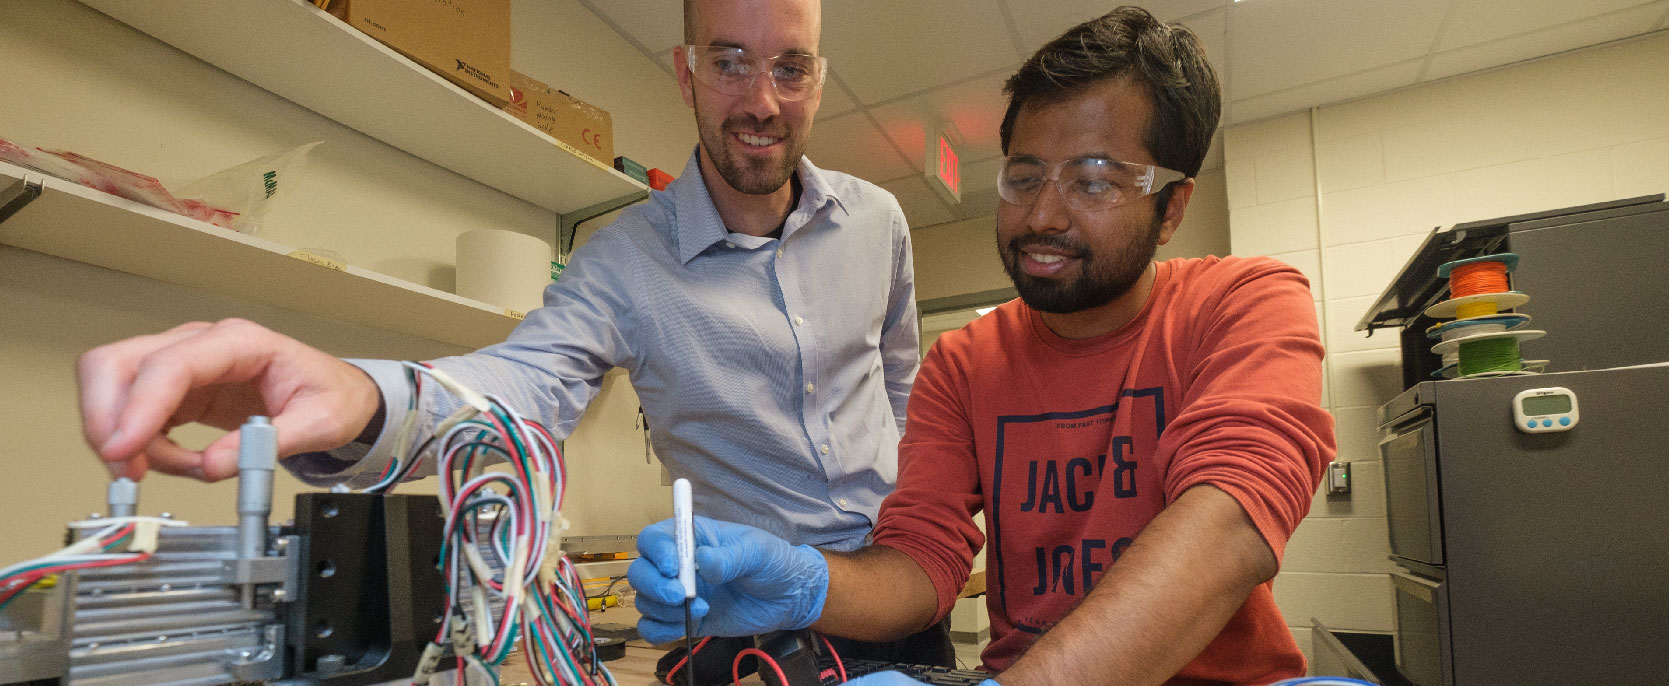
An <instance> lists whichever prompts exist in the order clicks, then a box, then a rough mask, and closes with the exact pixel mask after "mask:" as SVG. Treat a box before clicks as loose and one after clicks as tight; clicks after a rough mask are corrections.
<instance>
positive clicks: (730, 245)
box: [724, 243, 736, 248]
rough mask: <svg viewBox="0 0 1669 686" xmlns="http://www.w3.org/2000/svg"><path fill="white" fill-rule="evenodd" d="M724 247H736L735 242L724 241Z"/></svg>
mask: <svg viewBox="0 0 1669 686" xmlns="http://www.w3.org/2000/svg"><path fill="white" fill-rule="evenodd" d="M724 247H726V248H734V247H736V244H735V243H725V244H724Z"/></svg>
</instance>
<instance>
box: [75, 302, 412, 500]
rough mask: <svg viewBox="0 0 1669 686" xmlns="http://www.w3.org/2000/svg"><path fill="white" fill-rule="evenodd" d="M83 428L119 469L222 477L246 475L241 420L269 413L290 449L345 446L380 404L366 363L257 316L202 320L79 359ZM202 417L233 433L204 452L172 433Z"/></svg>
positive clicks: (117, 472)
mask: <svg viewBox="0 0 1669 686" xmlns="http://www.w3.org/2000/svg"><path fill="white" fill-rule="evenodd" d="M76 373H77V383H78V385H79V388H80V393H81V421H82V427H81V428H82V433H83V435H84V436H85V437H86V439H87V444H88V445H90V446H92V448H93V450H94V452H96V453H98V456H99V459H101V460H103V461H104V463H105V466H106V467H108V468H109V469H110V472H111V475H112V476H113V477H116V476H127V477H129V478H133V479H138V478H140V477H142V476H143V475H144V474H145V472H146V471H147V470H152V469H154V470H156V471H160V472H164V473H167V474H178V475H183V476H191V477H195V478H198V479H202V480H205V481H218V480H220V479H224V478H227V477H229V476H232V475H235V474H236V473H237V450H238V440H239V434H238V431H237V428H238V426H240V425H241V424H243V421H244V420H245V419H246V418H247V417H249V416H250V415H257V414H260V415H266V416H268V417H270V418H271V419H272V424H273V426H275V427H277V430H278V431H277V433H278V454H279V455H280V456H287V455H294V454H296V453H302V452H309V451H315V450H328V449H331V448H336V447H340V446H342V445H344V444H346V443H347V442H349V441H351V440H353V438H354V437H355V436H357V435H359V433H360V431H362V430H363V429H364V428H365V426H366V424H367V423H369V422H370V421H371V418H372V417H373V415H374V414H375V412H376V410H377V406H378V402H379V401H380V397H381V396H380V393H379V391H378V390H377V386H376V384H375V383H374V382H372V381H371V378H370V377H369V376H366V375H365V373H364V372H362V371H360V370H359V369H358V368H356V367H354V366H353V365H350V364H348V363H346V362H343V361H342V360H340V359H337V358H336V357H333V356H331V355H328V354H326V353H324V352H322V351H320V350H317V349H315V348H311V347H308V346H307V345H305V344H303V343H301V342H300V341H297V340H295V339H293V338H290V337H288V336H284V335H281V334H279V333H276V332H274V331H272V330H270V329H267V328H265V327H262V326H260V325H258V324H255V323H253V322H249V321H245V320H240V319H227V320H223V321H220V322H217V323H214V324H209V323H205V322H193V323H190V324H183V325H181V326H177V327H174V328H173V329H170V330H168V331H166V332H163V333H160V334H154V335H150V336H138V337H135V338H130V339H127V340H123V341H117V342H115V343H111V344H109V345H104V346H100V347H98V348H94V349H93V350H90V351H88V352H86V353H84V354H83V355H82V356H81V358H80V359H79V360H77V361H76ZM191 422H199V423H202V424H207V425H209V426H214V427H218V428H221V429H226V430H228V431H230V432H231V433H228V434H226V435H224V436H221V437H220V438H218V439H216V440H215V441H213V442H212V443H210V444H209V445H208V446H207V447H205V448H204V449H203V450H201V451H193V450H187V449H185V448H184V447H181V446H180V445H179V444H177V443H175V442H174V441H172V440H170V439H169V438H168V430H169V429H172V428H174V427H176V426H180V425H182V424H188V423H191Z"/></svg>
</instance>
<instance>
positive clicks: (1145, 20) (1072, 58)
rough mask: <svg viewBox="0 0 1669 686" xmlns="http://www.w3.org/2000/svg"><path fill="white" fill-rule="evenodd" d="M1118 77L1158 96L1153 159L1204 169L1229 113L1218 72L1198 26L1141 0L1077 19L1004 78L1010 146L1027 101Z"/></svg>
mask: <svg viewBox="0 0 1669 686" xmlns="http://www.w3.org/2000/svg"><path fill="white" fill-rule="evenodd" d="M1117 78H1129V79H1130V80H1131V81H1132V82H1134V83H1135V84H1136V85H1138V86H1140V87H1142V88H1143V89H1144V90H1146V91H1147V92H1148V95H1149V96H1150V97H1151V99H1152V101H1153V116H1152V118H1151V120H1150V121H1149V122H1148V127H1147V131H1145V132H1144V133H1143V135H1142V142H1143V143H1144V144H1146V145H1147V149H1148V152H1149V153H1150V154H1152V155H1153V159H1154V160H1155V161H1156V162H1158V163H1159V166H1161V167H1166V168H1169V169H1175V170H1177V171H1179V172H1182V173H1184V174H1187V175H1188V176H1189V177H1193V176H1195V175H1196V174H1199V172H1200V164H1202V163H1203V162H1204V161H1205V153H1206V150H1207V149H1209V148H1210V147H1211V136H1212V134H1213V133H1215V132H1216V130H1217V119H1218V117H1219V116H1220V115H1221V113H1222V100H1221V98H1222V96H1221V95H1220V94H1219V92H1218V87H1217V72H1216V71H1215V70H1213V69H1212V68H1211V64H1210V63H1209V62H1207V61H1206V59H1205V49H1204V48H1203V47H1201V45H1200V39H1199V38H1198V37H1197V36H1195V35H1194V33H1193V32H1192V31H1189V30H1188V28H1187V27H1184V26H1182V25H1181V24H1169V25H1167V24H1164V23H1161V22H1160V21H1159V20H1158V19H1155V18H1154V17H1153V15H1152V14H1148V12H1147V10H1144V9H1142V8H1140V7H1120V8H1118V9H1115V10H1113V11H1111V12H1108V13H1107V14H1106V15H1104V16H1102V17H1100V18H1097V19H1092V20H1090V21H1086V22H1084V23H1082V24H1079V25H1077V26H1074V27H1072V28H1071V29H1070V30H1068V31H1067V32H1066V33H1063V34H1061V36H1060V37H1059V38H1056V39H1054V40H1052V41H1050V42H1049V44H1048V45H1045V46H1043V47H1042V48H1040V49H1038V51H1037V52H1036V53H1035V54H1033V55H1032V56H1031V59H1028V60H1026V63H1025V64H1024V65H1021V67H1020V71H1019V72H1017V73H1016V74H1014V75H1013V76H1011V77H1009V79H1008V82H1007V83H1004V84H1003V93H1004V94H1006V95H1008V112H1007V113H1006V114H1004V115H1003V125H1002V144H1003V154H1005V155H1006V154H1008V143H1009V139H1010V137H1011V136H1012V135H1013V134H1014V120H1015V118H1016V117H1017V116H1018V115H1019V113H1020V110H1021V109H1023V108H1026V107H1036V106H1039V105H1048V104H1053V103H1058V102H1061V101H1064V100H1067V99H1069V98H1072V97H1074V96H1076V95H1077V94H1079V93H1081V92H1083V91H1084V90H1086V89H1088V88H1089V87H1090V86H1092V85H1095V84H1098V83H1102V82H1104V81H1107V80H1110V79H1117ZM1165 197H1169V194H1168V193H1167V194H1166V196H1165ZM1162 206H1163V205H1161V207H1162Z"/></svg>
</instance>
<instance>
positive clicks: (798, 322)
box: [794, 317, 806, 326]
mask: <svg viewBox="0 0 1669 686" xmlns="http://www.w3.org/2000/svg"><path fill="white" fill-rule="evenodd" d="M804 323H806V318H805V317H794V325H795V326H799V325H801V324H804Z"/></svg>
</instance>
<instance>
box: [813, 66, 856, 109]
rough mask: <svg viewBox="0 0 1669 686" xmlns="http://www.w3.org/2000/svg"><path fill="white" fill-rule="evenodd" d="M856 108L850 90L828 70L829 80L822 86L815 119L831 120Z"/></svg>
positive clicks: (837, 76)
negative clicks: (821, 94)
mask: <svg viewBox="0 0 1669 686" xmlns="http://www.w3.org/2000/svg"><path fill="white" fill-rule="evenodd" d="M857 108H858V103H857V101H855V100H853V99H852V90H851V89H850V88H847V87H846V84H845V83H844V82H843V81H841V79H840V76H839V75H837V74H836V73H835V70H834V69H830V70H829V80H828V81H827V82H825V83H824V84H823V103H822V104H821V105H818V106H817V119H818V120H819V121H821V120H823V119H833V118H835V117H838V116H840V115H842V114H846V113H847V112H851V111H852V110H855V109H857Z"/></svg>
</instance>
